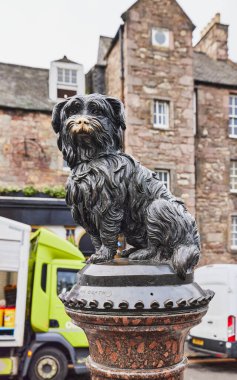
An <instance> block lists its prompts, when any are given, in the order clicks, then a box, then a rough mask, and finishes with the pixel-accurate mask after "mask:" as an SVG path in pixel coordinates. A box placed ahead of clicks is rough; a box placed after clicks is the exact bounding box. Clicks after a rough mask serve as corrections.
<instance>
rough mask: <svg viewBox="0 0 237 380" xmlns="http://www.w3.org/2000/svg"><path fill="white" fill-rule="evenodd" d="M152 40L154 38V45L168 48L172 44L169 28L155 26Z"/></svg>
mask: <svg viewBox="0 0 237 380" xmlns="http://www.w3.org/2000/svg"><path fill="white" fill-rule="evenodd" d="M151 40H152V45H154V46H159V47H165V48H168V47H169V44H170V41H169V30H168V29H162V28H153V29H152V36H151Z"/></svg>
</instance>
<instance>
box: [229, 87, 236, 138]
mask: <svg viewBox="0 0 237 380" xmlns="http://www.w3.org/2000/svg"><path fill="white" fill-rule="evenodd" d="M231 98H233V100H231ZM228 109H229V113H228V115H229V124H228V133H229V137H230V138H235V139H236V138H237V122H236V125H235V124H234V125H232V124H231V121H232V120H236V121H237V94H229V105H228ZM235 110H236V114H235V112H234V111H235ZM234 130H236V134H235V133H233V131H234Z"/></svg>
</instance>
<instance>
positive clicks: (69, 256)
mask: <svg viewBox="0 0 237 380" xmlns="http://www.w3.org/2000/svg"><path fill="white" fill-rule="evenodd" d="M30 234H31V228H30V226H28V225H25V224H22V223H18V222H16V221H13V220H10V219H6V218H3V217H0V376H3V375H5V376H6V375H9V376H11V375H12V376H14V375H17V376H16V377H17V379H23V378H28V379H30V380H44V379H49V380H51V379H52V380H64V379H65V378H66V376H67V372H68V368H71V369H72V370H74V372H75V373H76V374H83V373H85V372H86V371H87V370H86V366H85V359H86V357H87V355H88V342H87V339H86V336H85V334H84V332H83V331H82V330H81V329H80V328H78V327H77V326H75V325H73V324H72V322H71V321H70V319H69V317H68V316H67V315H66V313H65V311H64V307H63V305H62V303H61V301H60V300H59V299H58V295H59V293H62V292H65V291H67V290H69V289H70V288H71V287H72V285H73V284H74V283H75V282H76V276H77V272H78V271H79V270H80V269H82V268H83V266H84V265H85V263H84V260H85V259H84V256H83V254H82V253H81V252H80V251H79V250H78V249H77V248H76V247H74V246H73V245H72V244H71V243H70V242H68V241H66V240H64V239H62V238H60V237H58V236H57V235H55V234H53V233H51V232H50V231H48V230H46V229H43V228H42V229H39V230H38V231H37V232H35V233H34V234H32V235H30Z"/></svg>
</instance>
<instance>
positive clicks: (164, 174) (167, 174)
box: [156, 169, 170, 190]
mask: <svg viewBox="0 0 237 380" xmlns="http://www.w3.org/2000/svg"><path fill="white" fill-rule="evenodd" d="M156 173H157V174H158V176H159V178H160V181H161V182H163V183H164V185H165V186H166V187H167V189H168V190H170V172H169V170H165V169H164V170H162V169H156ZM165 177H166V179H165Z"/></svg>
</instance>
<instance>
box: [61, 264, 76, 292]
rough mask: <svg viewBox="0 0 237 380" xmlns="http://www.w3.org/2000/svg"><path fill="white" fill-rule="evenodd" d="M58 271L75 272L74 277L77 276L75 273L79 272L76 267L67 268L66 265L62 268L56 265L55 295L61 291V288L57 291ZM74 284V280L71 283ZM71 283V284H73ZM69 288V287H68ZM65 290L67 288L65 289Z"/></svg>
mask: <svg viewBox="0 0 237 380" xmlns="http://www.w3.org/2000/svg"><path fill="white" fill-rule="evenodd" d="M58 272H61V273H62V272H65V273H68V272H70V273H74V274H76V277H77V273H78V272H79V269H76V268H68V267H64V268H62V267H57V268H56V294H57V295H59V294H60V293H61V292H62V290H60V292H59V291H58ZM76 281H77V279H76ZM75 284H76V282H75V283H74V284H73V285H75ZM73 285H72V286H73ZM70 289H71V288H70ZM66 291H67V290H66Z"/></svg>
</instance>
